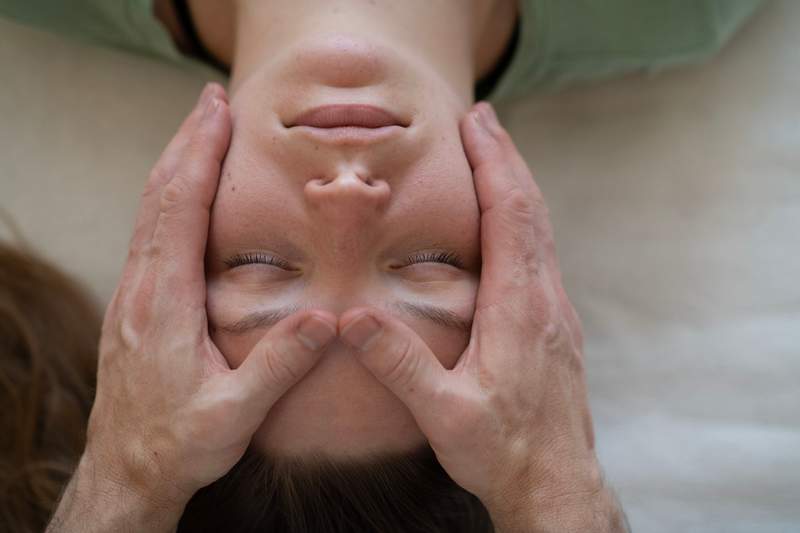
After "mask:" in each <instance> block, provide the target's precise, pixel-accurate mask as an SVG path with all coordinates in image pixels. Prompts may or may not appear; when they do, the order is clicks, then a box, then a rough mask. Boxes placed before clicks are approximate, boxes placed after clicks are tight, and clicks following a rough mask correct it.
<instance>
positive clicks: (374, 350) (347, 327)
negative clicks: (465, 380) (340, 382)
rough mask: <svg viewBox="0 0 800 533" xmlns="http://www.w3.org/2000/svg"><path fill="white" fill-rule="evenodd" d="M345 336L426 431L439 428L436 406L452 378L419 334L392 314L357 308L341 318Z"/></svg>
mask: <svg viewBox="0 0 800 533" xmlns="http://www.w3.org/2000/svg"><path fill="white" fill-rule="evenodd" d="M339 331H340V332H341V338H342V340H344V341H345V342H346V343H347V344H348V345H350V346H351V347H352V348H353V350H354V355H355V356H356V358H357V359H358V360H359V361H360V362H361V364H362V365H364V366H365V367H366V368H367V370H369V371H370V372H371V373H372V374H373V375H374V376H375V378H376V379H378V381H380V382H381V383H382V384H383V385H384V386H386V387H387V388H388V389H389V390H391V391H392V392H393V393H394V394H395V395H396V396H397V397H398V398H400V400H401V401H402V402H403V403H404V404H406V406H407V407H408V408H409V410H410V411H411V414H413V415H414V418H415V419H416V421H417V424H419V426H420V429H422V431H423V433H427V432H426V428H432V427H435V424H436V423H437V422H436V411H435V407H436V406H437V405H440V404H441V402H440V398H441V396H440V394H441V393H442V392H443V391H444V390H445V389H446V388H447V385H448V384H449V381H450V379H451V374H450V373H449V371H448V370H447V369H446V368H444V367H443V366H442V364H441V363H440V362H439V360H438V359H437V358H436V356H435V355H434V354H433V352H431V350H430V348H428V345H427V344H425V341H423V340H422V339H421V338H420V337H419V335H417V333H416V332H415V331H414V330H413V329H411V328H410V327H408V326H407V325H405V324H404V323H403V322H401V321H400V320H397V319H395V318H394V317H392V316H391V315H389V314H388V313H384V312H382V311H380V310H377V309H373V308H364V307H360V308H354V309H350V310H348V311H347V312H346V313H344V314H343V315H342V316H341V318H340V320H339Z"/></svg>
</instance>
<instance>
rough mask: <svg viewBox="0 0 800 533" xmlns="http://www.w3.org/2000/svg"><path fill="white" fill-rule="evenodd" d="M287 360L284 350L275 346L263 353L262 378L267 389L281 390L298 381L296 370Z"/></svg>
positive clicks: (298, 376)
mask: <svg viewBox="0 0 800 533" xmlns="http://www.w3.org/2000/svg"><path fill="white" fill-rule="evenodd" d="M289 360H291V358H290V357H287V356H286V354H285V353H284V350H282V349H280V348H277V347H275V346H272V347H271V348H270V349H269V350H267V352H265V354H264V365H263V378H264V384H265V385H266V386H267V387H270V388H274V389H282V388H285V387H286V385H289V384H292V383H295V382H297V380H299V379H300V377H301V376H300V375H299V373H298V371H297V369H295V368H294V367H293V366H292V365H291V364H290V363H289V362H288V361H289Z"/></svg>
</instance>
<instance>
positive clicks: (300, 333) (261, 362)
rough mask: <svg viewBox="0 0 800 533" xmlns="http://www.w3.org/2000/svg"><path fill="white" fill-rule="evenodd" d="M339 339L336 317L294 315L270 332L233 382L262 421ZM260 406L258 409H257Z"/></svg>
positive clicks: (236, 372) (306, 313)
mask: <svg viewBox="0 0 800 533" xmlns="http://www.w3.org/2000/svg"><path fill="white" fill-rule="evenodd" d="M335 336H336V316H335V315H333V314H332V313H330V312H326V311H321V310H314V311H302V312H298V313H295V314H293V315H290V316H288V317H286V318H284V319H283V320H281V321H280V322H278V323H277V324H275V325H274V326H272V328H270V330H269V331H268V332H267V334H266V335H264V337H263V338H262V339H261V340H260V341H259V342H258V344H256V345H255V347H254V348H253V349H252V350H251V351H250V353H249V354H248V356H247V358H246V359H245V360H244V362H243V363H242V364H241V365H239V367H238V368H237V369H236V370H234V371H233V379H234V380H235V381H237V382H238V383H237V385H238V387H240V390H241V391H243V392H244V394H245V395H246V401H247V403H248V404H249V405H251V406H253V409H251V410H250V411H251V412H253V413H255V414H256V415H257V416H258V417H260V418H259V420H261V419H263V417H264V414H265V413H266V411H268V410H269V409H270V408H271V407H272V406H273V405H274V404H275V402H277V401H278V399H280V397H281V396H283V394H284V393H285V392H286V391H287V390H289V389H290V388H291V387H292V386H293V385H294V384H295V383H297V382H298V381H300V379H301V378H302V377H303V376H304V375H306V374H307V373H308V371H309V370H311V369H312V368H313V367H314V366H315V365H316V364H317V361H318V360H319V358H320V356H321V355H322V353H323V352H324V351H325V350H324V348H325V347H326V346H327V345H328V343H330V341H331V340H332V339H333V338H334V337H335ZM256 406H257V407H256Z"/></svg>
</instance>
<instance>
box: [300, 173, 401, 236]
mask: <svg viewBox="0 0 800 533" xmlns="http://www.w3.org/2000/svg"><path fill="white" fill-rule="evenodd" d="M304 195H305V199H306V202H307V204H308V206H309V207H310V208H311V210H312V211H314V212H316V213H318V214H319V215H320V216H321V217H322V218H324V219H325V220H324V221H323V222H326V223H331V224H337V225H343V224H344V225H346V224H347V223H348V222H352V223H359V224H363V223H365V222H369V221H370V220H371V219H374V218H375V217H377V216H378V215H380V214H381V213H382V212H383V211H384V210H385V209H386V206H387V204H388V203H389V198H390V197H391V189H390V187H389V184H388V183H387V182H386V181H385V180H382V179H375V178H373V177H371V176H370V175H369V174H368V173H367V172H366V171H364V170H357V169H353V168H344V169H340V170H339V171H337V172H336V173H335V175H334V176H332V177H330V178H328V177H322V178H314V179H312V180H310V181H308V182H307V183H306V185H305V188H304Z"/></svg>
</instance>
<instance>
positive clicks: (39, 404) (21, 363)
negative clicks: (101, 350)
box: [0, 243, 100, 533]
mask: <svg viewBox="0 0 800 533" xmlns="http://www.w3.org/2000/svg"><path fill="white" fill-rule="evenodd" d="M85 294H86V293H85V291H84V290H83V289H82V288H81V287H80V286H78V284H77V283H76V282H75V281H74V280H72V279H70V278H69V277H67V276H65V275H64V274H62V273H61V272H59V271H58V270H57V269H55V268H53V267H52V266H50V265H48V264H47V263H45V262H44V261H42V260H41V259H39V258H37V257H36V256H35V255H34V254H33V253H31V252H30V251H26V250H24V249H14V248H11V247H10V246H7V245H4V244H2V243H0V406H2V409H0V529H2V530H4V531H15V532H19V533H27V532H38V531H43V530H44V528H45V526H46V524H47V520H48V519H49V517H50V514H51V513H52V511H53V510H54V508H55V504H56V502H57V500H58V497H59V495H60V493H61V490H62V489H63V487H64V485H65V484H66V482H67V481H68V480H69V477H70V475H71V474H72V471H73V469H74V468H75V466H76V464H77V461H78V459H79V458H80V454H81V452H82V451H83V447H84V440H85V436H86V423H87V420H88V417H89V410H90V408H91V404H92V397H93V393H94V380H95V368H96V361H97V357H96V354H97V341H98V339H99V336H100V317H99V314H98V313H97V312H96V309H95V307H94V306H93V305H92V303H91V301H90V300H89V299H88V298H87V297H86V296H85Z"/></svg>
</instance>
